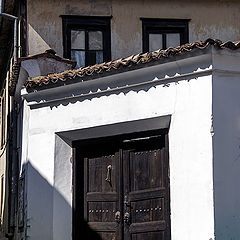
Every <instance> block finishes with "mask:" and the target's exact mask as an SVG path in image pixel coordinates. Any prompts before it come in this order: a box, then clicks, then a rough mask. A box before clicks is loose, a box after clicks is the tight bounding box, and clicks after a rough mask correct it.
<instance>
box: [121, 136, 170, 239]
mask: <svg viewBox="0 0 240 240" xmlns="http://www.w3.org/2000/svg"><path fill="white" fill-rule="evenodd" d="M167 159H168V150H167V136H164V135H163V136H159V137H153V138H150V139H147V138H146V139H145V140H142V141H132V142H130V143H129V144H127V145H126V147H125V150H123V175H124V176H125V177H124V178H123V181H124V184H123V186H124V187H123V188H124V190H123V192H124V240H130V239H131V240H169V239H170V224H169V223H170V211H169V179H168V161H167Z"/></svg>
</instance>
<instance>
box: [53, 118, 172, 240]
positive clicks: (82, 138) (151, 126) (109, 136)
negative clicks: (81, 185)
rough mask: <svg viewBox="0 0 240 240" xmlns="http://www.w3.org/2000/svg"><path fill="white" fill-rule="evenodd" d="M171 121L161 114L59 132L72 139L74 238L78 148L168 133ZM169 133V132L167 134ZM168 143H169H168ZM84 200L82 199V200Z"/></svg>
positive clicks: (76, 217)
mask: <svg viewBox="0 0 240 240" xmlns="http://www.w3.org/2000/svg"><path fill="white" fill-rule="evenodd" d="M170 122H171V116H170V115H166V116H161V117H156V118H149V119H143V120H136V121H129V122H122V123H116V124H109V125H103V126H98V127H92V128H85V129H80V130H74V131H67V132H61V133H57V134H58V135H59V136H60V137H61V138H62V139H65V140H66V141H68V142H69V141H70V144H71V146H72V148H73V151H72V159H73V161H72V163H73V164H72V239H73V240H77V239H78V238H79V237H78V235H77V234H78V231H79V229H77V228H76V223H77V219H79V211H77V202H79V199H76V194H75V186H76V184H77V181H81V180H79V179H77V178H76V161H77V156H76V152H77V151H76V148H77V147H79V146H82V147H87V146H89V145H91V144H97V143H101V142H103V141H104V142H105V141H113V140H114V141H115V142H116V144H117V143H118V142H119V143H120V142H121V141H122V140H124V139H126V138H127V139H130V138H131V139H132V138H139V137H144V136H147V135H148V136H153V135H156V134H160V133H163V132H164V133H168V131H169V127H170ZM166 135H168V134H166ZM167 145H168V144H167ZM80 202H82V200H80Z"/></svg>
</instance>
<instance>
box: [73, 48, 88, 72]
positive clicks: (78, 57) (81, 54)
mask: <svg viewBox="0 0 240 240" xmlns="http://www.w3.org/2000/svg"><path fill="white" fill-rule="evenodd" d="M71 59H72V60H74V61H76V62H77V65H76V68H80V67H85V51H77V50H71Z"/></svg>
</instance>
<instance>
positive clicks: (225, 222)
mask: <svg viewBox="0 0 240 240" xmlns="http://www.w3.org/2000/svg"><path fill="white" fill-rule="evenodd" d="M231 55H232V54H231V53H228V56H225V57H223V56H215V58H214V65H215V67H216V68H221V69H223V68H224V69H225V72H216V73H215V74H214V77H213V131H214V135H213V153H214V155H213V156H214V162H213V166H214V209H215V234H216V239H217V240H218V239H220V240H221V239H224V240H225V239H226V240H227V239H233V240H237V239H239V238H240V228H239V226H240V192H239V182H240V179H239V176H240V175H239V172H240V99H239V90H240V81H239V80H240V78H239V74H240V72H239V69H240V64H239V63H240V61H239V58H240V54H238V55H237V56H236V55H235V57H233V56H231Z"/></svg>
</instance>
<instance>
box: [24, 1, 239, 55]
mask: <svg viewBox="0 0 240 240" xmlns="http://www.w3.org/2000/svg"><path fill="white" fill-rule="evenodd" d="M27 2H28V3H27V12H28V19H27V20H28V50H29V54H36V53H41V52H44V51H45V50H46V49H48V48H53V49H54V50H55V51H56V52H57V54H59V55H62V54H63V44H62V38H63V36H62V19H61V17H60V15H65V14H67V15H83V16H112V20H111V39H112V59H116V58H121V57H127V56H129V55H131V54H137V53H139V52H142V22H141V20H140V18H141V17H145V18H179V19H191V21H190V22H189V41H190V42H193V41H196V40H205V39H206V38H209V37H212V38H217V39H221V40H222V41H228V40H231V41H236V40H239V39H240V15H239V12H240V2H239V1H237V0H221V1H220V0H203V1H195V0H194V1H190V0H184V1H176V0H174V1H168V0H161V1H158V0H131V1H127V0H121V1H119V0H93V1H89V0H84V1H78V0H71V1H64V0H59V1H52V0H42V1H35V0H29V1H27Z"/></svg>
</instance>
